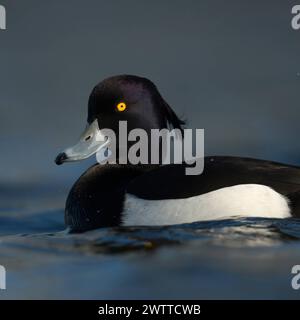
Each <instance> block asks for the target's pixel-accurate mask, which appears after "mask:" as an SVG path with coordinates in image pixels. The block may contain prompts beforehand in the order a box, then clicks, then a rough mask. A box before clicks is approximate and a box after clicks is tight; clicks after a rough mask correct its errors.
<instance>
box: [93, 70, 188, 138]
mask: <svg viewBox="0 0 300 320" xmlns="http://www.w3.org/2000/svg"><path fill="white" fill-rule="evenodd" d="M95 119H97V120H98V124H99V127H100V129H102V128H109V129H113V130H114V131H115V132H117V128H118V123H119V121H120V120H126V121H127V123H128V130H132V129H135V128H142V129H144V130H146V131H147V130H149V129H163V128H168V127H169V126H171V127H173V128H178V129H180V130H182V125H183V124H184V122H183V121H182V120H180V119H179V118H178V117H177V115H176V114H175V113H174V111H173V110H172V109H171V108H170V106H169V105H168V104H167V103H166V101H165V100H164V99H163V98H162V96H161V95H160V93H159V91H158V90H157V87H156V86H155V85H154V83H153V82H151V81H150V80H148V79H146V78H142V77H138V76H132V75H120V76H115V77H110V78H108V79H105V80H103V81H102V82H100V83H99V84H98V85H97V86H96V87H95V88H94V89H93V91H92V93H91V95H90V97H89V104H88V123H92V122H93V121H94V120H95Z"/></svg>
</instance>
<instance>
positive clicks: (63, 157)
mask: <svg viewBox="0 0 300 320" xmlns="http://www.w3.org/2000/svg"><path fill="white" fill-rule="evenodd" d="M67 158H68V157H67V155H66V154H65V153H64V152H61V153H60V154H59V155H58V156H57V157H56V158H55V163H56V164H57V165H58V166H59V165H61V164H63V163H64V162H65V160H66V159H67Z"/></svg>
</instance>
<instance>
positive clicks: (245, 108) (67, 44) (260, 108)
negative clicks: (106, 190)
mask: <svg viewBox="0 0 300 320" xmlns="http://www.w3.org/2000/svg"><path fill="white" fill-rule="evenodd" d="M296 3H297V1H288V0H272V1H266V0H265V1H245V0H238V1H235V0H230V1H229V0H227V1H222V0H219V1H212V0H202V1H196V0H185V1H178V0H176V1H174V0H173V1H156V0H152V1H141V0H128V1H123V0H112V1H101V0H97V1H96V0H88V1H82V0H80V1H79V0H76V1H75V0H72V1H66V0H64V1H58V0H53V1H38V0H26V1H20V0H19V1H12V0H9V1H8V0H0V4H2V5H5V6H6V10H7V30H6V31H0V108H1V109H0V110H1V111H0V150H1V162H0V163H1V166H0V181H2V183H6V184H9V183H16V182H17V183H20V184H21V183H28V182H33V183H35V182H36V183H41V182H44V183H47V182H49V181H55V182H56V183H61V182H63V181H65V182H66V183H67V184H68V185H69V183H70V182H71V181H70V180H74V179H76V178H77V177H78V175H79V173H80V172H82V171H83V170H84V168H85V167H87V166H89V165H90V164H91V162H93V160H92V161H87V162H84V163H80V164H73V165H65V166H62V167H56V166H55V164H54V162H53V160H54V157H55V156H56V154H57V153H58V152H59V151H60V150H61V149H62V148H64V147H66V146H69V145H71V144H73V143H74V142H75V141H76V140H77V138H78V136H79V134H80V132H81V131H82V129H83V128H84V126H85V123H86V111H87V110H86V107H87V99H88V96H89V93H90V91H91V89H92V87H93V86H94V85H95V84H96V83H97V82H99V81H100V80H101V79H103V78H105V77H108V76H111V75H115V74H122V73H128V74H136V75H141V76H145V77H148V78H149V79H151V80H153V81H154V82H155V83H156V84H157V86H158V87H159V89H160V91H161V93H162V94H163V96H164V97H165V98H166V100H167V101H168V102H169V103H170V104H171V106H172V107H173V108H174V109H175V110H176V112H177V113H178V114H179V115H181V116H184V117H185V118H187V119H188V120H189V122H188V126H189V127H194V128H195V127H197V128H204V129H205V134H206V138H205V142H206V144H205V148H206V154H207V155H208V154H227V155H239V156H251V157H258V158H265V159H271V160H276V161H283V162H287V163H293V164H300V145H299V142H298V141H299V138H298V136H299V133H300V126H299V118H300V108H299V102H300V98H299V96H300V93H299V86H300V61H299V57H300V30H299V31H294V30H293V29H292V28H291V18H292V15H291V8H292V6H293V5H294V4H296ZM298 3H299V1H298Z"/></svg>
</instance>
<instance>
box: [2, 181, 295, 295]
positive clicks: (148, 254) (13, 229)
mask: <svg viewBox="0 0 300 320" xmlns="http://www.w3.org/2000/svg"><path fill="white" fill-rule="evenodd" d="M0 191H1V196H0V200H1V202H0V264H2V265H3V266H5V267H6V270H7V290H6V291H3V290H2V291H1V292H0V298H4V299H6V298H17V299H19V298H22V299H23V298H27V299H30V298H38V299H44V298H50V299H55V298H69V299H77V298H78V299H79V298H80V299H87V298H90V299H101V298H102V299H105V298H106V299H110V298H111V299H112V298H123V299H126V298H128V299H132V298H139V299H142V298H145V299H147V298H151V299H155V298H157V299H159V298H195V299H198V298H199V299H208V298H222V299H228V298H242V299H244V298H257V299H261V298H283V299H285V298H293V299H299V298H300V291H299V292H298V291H295V290H293V289H292V288H291V279H292V275H291V268H292V266H293V265H295V264H300V220H297V219H286V220H274V219H253V218H251V219H244V218H243V219H241V218H238V217H235V218H233V219H228V220H223V221H212V222H210V221H209V222H195V223H192V224H184V225H176V226H168V227H140V228H136V227H135V228H108V229H99V230H94V231H90V232H86V233H83V234H68V233H67V232H66V231H64V223H63V208H62V205H61V204H62V200H63V197H65V190H59V188H50V187H49V188H36V187H34V188H31V187H26V188H25V187H19V188H18V189H16V188H14V187H11V188H8V187H5V188H3V187H0Z"/></svg>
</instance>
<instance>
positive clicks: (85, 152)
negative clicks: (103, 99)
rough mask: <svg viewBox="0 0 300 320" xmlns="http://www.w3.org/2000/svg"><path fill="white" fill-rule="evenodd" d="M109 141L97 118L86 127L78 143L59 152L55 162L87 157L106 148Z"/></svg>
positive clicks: (59, 162) (58, 163) (61, 162)
mask: <svg viewBox="0 0 300 320" xmlns="http://www.w3.org/2000/svg"><path fill="white" fill-rule="evenodd" d="M108 143H109V140H108V138H107V136H105V135H103V134H102V133H101V130H100V129H99V126H98V121H97V120H95V121H94V122H92V123H91V124H90V125H89V126H88V127H87V128H86V129H85V131H84V132H83V134H82V135H81V137H80V138H79V141H78V143H77V144H75V145H74V146H73V147H70V148H67V149H65V150H64V151H63V152H61V153H60V154H58V156H57V157H56V159H55V163H56V164H57V165H60V164H63V163H64V162H71V161H79V160H83V159H87V158H88V157H90V156H92V155H93V154H95V153H96V152H98V151H99V150H101V149H102V148H105V147H106V146H107V145H108Z"/></svg>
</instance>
